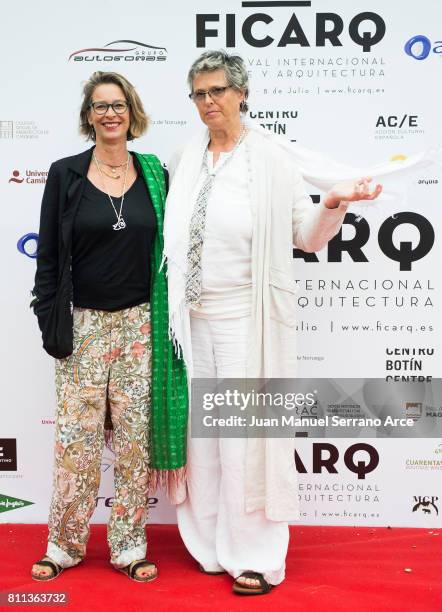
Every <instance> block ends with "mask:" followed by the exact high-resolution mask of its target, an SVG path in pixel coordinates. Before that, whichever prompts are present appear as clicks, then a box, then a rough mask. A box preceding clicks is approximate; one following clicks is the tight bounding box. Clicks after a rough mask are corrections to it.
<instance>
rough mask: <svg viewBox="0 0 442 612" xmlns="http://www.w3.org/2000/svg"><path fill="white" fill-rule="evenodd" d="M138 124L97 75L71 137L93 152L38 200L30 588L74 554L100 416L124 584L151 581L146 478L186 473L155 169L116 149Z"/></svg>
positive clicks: (120, 96)
mask: <svg viewBox="0 0 442 612" xmlns="http://www.w3.org/2000/svg"><path fill="white" fill-rule="evenodd" d="M147 125H148V119H147V116H146V114H145V112H144V109H143V106H142V103H141V100H140V98H139V96H138V94H137V93H136V91H135V89H134V87H133V85H131V83H129V81H127V79H125V78H124V77H123V76H121V75H119V74H117V73H113V72H95V73H94V74H93V75H92V76H91V78H90V79H89V80H88V81H87V83H86V85H85V87H84V97H83V103H82V106H81V111H80V131H81V133H82V134H83V135H84V136H85V137H86V138H87V139H91V140H93V141H94V142H95V146H94V147H92V148H91V149H89V150H87V151H84V152H83V153H80V154H79V155H74V156H72V157H68V158H64V159H61V160H58V161H57V162H55V163H54V164H52V166H51V168H50V171H49V175H48V179H47V183H46V187H45V192H44V195H43V201H42V208H41V219H40V233H39V244H38V252H37V272H36V279H35V287H34V290H33V294H34V300H33V302H32V306H33V308H34V311H35V314H36V315H37V317H38V322H39V326H40V329H41V331H42V337H43V347H44V348H45V350H46V351H47V352H48V353H49V354H50V355H52V356H53V357H55V358H56V361H55V381H56V391H57V414H56V430H55V468H54V469H55V473H54V490H53V496H52V502H51V508H50V516H49V524H48V527H49V537H48V547H47V551H46V554H45V556H44V557H43V558H42V559H41V560H40V561H38V562H37V563H35V564H34V565H33V567H32V578H33V579H34V580H38V581H47V580H52V579H54V578H56V577H57V576H58V575H59V574H60V572H61V571H62V570H63V569H65V568H69V567H73V566H75V565H77V564H78V563H80V562H81V561H82V560H83V559H84V557H85V554H86V546H87V541H88V538H89V520H90V517H91V515H92V512H93V510H94V508H95V505H96V497H97V494H98V488H99V484H100V467H101V455H102V450H103V446H104V423H105V416H106V413H107V412H109V413H110V417H111V420H112V426H113V445H114V450H115V470H114V478H115V498H114V503H113V506H112V511H111V517H110V521H109V525H108V543H109V547H110V555H111V563H112V565H113V566H114V568H115V569H118V570H120V571H122V572H124V573H125V574H126V575H127V576H128V577H129V578H131V579H133V580H136V581H139V582H148V581H150V580H153V579H154V578H156V576H157V568H156V566H155V564H154V563H152V562H150V561H148V560H147V559H146V552H147V551H146V548H147V546H146V535H145V530H144V525H145V521H146V518H147V517H146V512H147V510H146V509H147V492H148V487H149V483H152V482H153V481H157V482H158V481H161V480H163V481H165V480H167V481H168V482H169V483H173V482H174V481H178V480H180V478H181V477H182V474H183V470H184V465H185V437H186V419H187V383H186V374H185V370H184V366H183V362H182V361H181V360H180V359H178V358H177V356H176V355H175V353H174V349H173V345H172V343H171V341H170V340H169V336H168V307H167V283H166V270H165V267H164V266H161V259H162V251H163V237H162V234H163V216H164V201H165V197H166V185H167V173H166V171H165V170H164V169H163V167H162V165H161V163H160V161H159V160H158V158H157V157H155V156H154V155H141V154H138V153H133V152H129V151H128V150H127V141H128V140H132V139H134V138H136V137H139V136H141V135H142V134H143V133H144V131H145V130H146V128H147Z"/></svg>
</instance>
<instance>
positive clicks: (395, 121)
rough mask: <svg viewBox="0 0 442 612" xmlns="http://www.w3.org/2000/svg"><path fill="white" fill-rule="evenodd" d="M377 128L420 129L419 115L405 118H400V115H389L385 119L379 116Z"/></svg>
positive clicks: (405, 116)
mask: <svg viewBox="0 0 442 612" xmlns="http://www.w3.org/2000/svg"><path fill="white" fill-rule="evenodd" d="M376 127H391V128H395V127H397V128H401V127H406V128H407V127H418V124H417V115H404V116H403V117H399V116H398V115H388V116H386V117H384V116H383V115H379V117H378V120H377V121H376Z"/></svg>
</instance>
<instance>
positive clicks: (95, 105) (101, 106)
mask: <svg viewBox="0 0 442 612" xmlns="http://www.w3.org/2000/svg"><path fill="white" fill-rule="evenodd" d="M89 108H92V110H93V111H94V112H95V113H97V115H105V114H106V113H107V111H108V110H109V109H110V108H112V110H113V111H114V113H116V114H117V115H122V114H123V113H125V112H126V111H127V109H128V108H129V103H128V102H126V100H116V101H115V102H112V103H111V104H108V103H107V102H91V103H90V104H89Z"/></svg>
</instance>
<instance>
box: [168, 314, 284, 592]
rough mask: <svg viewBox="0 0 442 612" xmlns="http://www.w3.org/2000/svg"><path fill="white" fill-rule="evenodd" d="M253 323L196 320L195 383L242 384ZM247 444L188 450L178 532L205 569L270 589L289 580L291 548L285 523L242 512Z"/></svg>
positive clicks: (196, 442) (196, 445) (204, 441)
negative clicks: (259, 580) (250, 575)
mask: <svg viewBox="0 0 442 612" xmlns="http://www.w3.org/2000/svg"><path fill="white" fill-rule="evenodd" d="M249 322H250V319H249V317H242V318H238V319H217V320H207V319H199V318H196V317H191V329H192V348H193V363H194V376H195V378H244V377H245V373H246V356H247V339H248V329H249ZM246 445H247V440H246V439H243V438H192V437H191V435H190V436H189V439H188V451H187V498H186V500H185V501H184V502H183V503H182V504H180V505H179V506H178V507H177V516H178V527H179V530H180V533H181V537H182V539H183V541H184V544H185V545H186V547H187V549H188V551H189V552H190V554H191V555H192V556H193V557H194V558H195V559H196V560H197V561H198V562H199V563H200V564H201V565H202V566H203V568H204V569H205V570H207V571H221V570H223V569H224V570H226V571H227V572H228V573H229V574H230V575H231V576H233V577H234V578H236V577H238V576H239V575H240V574H241V573H242V572H245V571H254V572H260V573H262V574H263V575H264V578H265V579H266V580H267V582H269V583H270V584H274V585H276V584H279V583H280V582H282V581H283V580H284V575H285V557H286V554H287V547H288V542H289V530H288V524H287V523H286V522H274V521H269V520H268V519H267V518H266V517H265V514H264V511H261V510H260V511H257V512H252V513H246V512H245V504H244V488H245V487H244V484H245V465H246Z"/></svg>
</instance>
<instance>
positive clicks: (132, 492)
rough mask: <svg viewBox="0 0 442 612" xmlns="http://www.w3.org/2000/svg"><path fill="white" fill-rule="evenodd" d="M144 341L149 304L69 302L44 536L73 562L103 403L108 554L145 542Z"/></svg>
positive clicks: (97, 456)
mask: <svg viewBox="0 0 442 612" xmlns="http://www.w3.org/2000/svg"><path fill="white" fill-rule="evenodd" d="M151 361H152V344H151V335H150V308H149V304H141V305H140V306H134V307H132V308H127V309H124V310H120V311H117V312H107V311H102V310H91V309H84V308H74V351H73V353H72V355H70V356H69V357H67V358H65V359H59V360H56V365H55V382H56V391H57V417H56V431H55V438H56V439H55V469H54V492H53V497H52V502H51V509H50V516H49V542H50V543H53V544H55V545H56V546H57V547H59V548H60V549H62V550H63V551H65V552H66V553H67V554H68V555H69V556H70V557H71V558H72V560H73V561H74V563H78V562H79V561H81V559H83V557H84V556H85V553H86V545H87V541H88V538H89V520H90V517H91V515H92V513H93V511H94V509H95V505H96V497H97V494H98V488H99V485H100V473H101V472H100V467H101V456H102V452H103V446H104V420H105V415H106V410H107V407H109V410H110V414H111V418H112V424H113V444H114V451H115V466H114V479H115V499H114V503H113V506H112V511H111V517H110V521H109V525H108V543H109V547H110V551H111V561H112V563H114V564H115V565H119V564H120V563H119V558H124V557H125V556H126V557H127V551H130V550H131V549H135V548H137V547H138V548H139V547H141V548H142V547H143V546H144V547H145V545H146V536H145V531H144V524H145V521H146V518H147V483H148V476H149V453H148V444H149V415H150V398H151Z"/></svg>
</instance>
